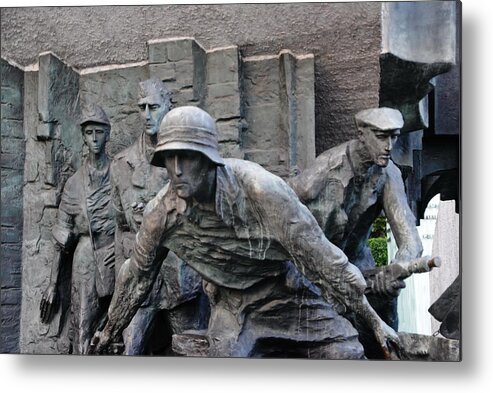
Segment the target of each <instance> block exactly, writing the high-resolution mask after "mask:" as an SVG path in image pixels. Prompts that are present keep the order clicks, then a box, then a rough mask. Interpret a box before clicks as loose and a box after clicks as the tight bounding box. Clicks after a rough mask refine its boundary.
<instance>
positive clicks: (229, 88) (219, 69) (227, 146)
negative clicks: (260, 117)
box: [204, 46, 244, 158]
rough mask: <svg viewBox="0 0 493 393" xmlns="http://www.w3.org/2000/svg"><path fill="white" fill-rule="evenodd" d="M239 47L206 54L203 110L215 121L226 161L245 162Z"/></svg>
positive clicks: (229, 47)
mask: <svg viewBox="0 0 493 393" xmlns="http://www.w3.org/2000/svg"><path fill="white" fill-rule="evenodd" d="M239 72H240V68H239V53H238V47H237V46H228V47H225V48H217V49H214V50H211V51H208V52H207V63H206V68H205V74H206V100H205V105H204V109H205V110H207V111H208V112H209V113H210V114H211V115H212V116H213V117H214V118H215V119H216V120H217V127H218V131H219V146H220V151H221V154H222V155H223V156H224V157H233V158H244V154H243V151H242V150H241V148H240V136H241V130H242V128H241V127H242V124H243V123H242V121H241V98H240V86H239V83H240V79H239Z"/></svg>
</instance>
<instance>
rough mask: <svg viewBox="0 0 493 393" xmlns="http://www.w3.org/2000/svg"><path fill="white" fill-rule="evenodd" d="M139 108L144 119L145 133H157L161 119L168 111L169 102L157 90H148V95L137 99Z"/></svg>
mask: <svg viewBox="0 0 493 393" xmlns="http://www.w3.org/2000/svg"><path fill="white" fill-rule="evenodd" d="M138 105H139V109H140V115H141V116H142V119H144V121H145V126H146V128H145V132H146V134H147V135H151V136H152V135H157V133H158V131H159V126H160V125H161V120H163V117H164V115H166V113H168V112H169V110H170V107H171V103H170V102H169V100H165V99H163V97H161V95H160V94H159V93H157V92H150V94H149V95H147V96H145V97H144V98H141V99H140V100H139V104H138Z"/></svg>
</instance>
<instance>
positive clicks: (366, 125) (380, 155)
mask: <svg viewBox="0 0 493 393" xmlns="http://www.w3.org/2000/svg"><path fill="white" fill-rule="evenodd" d="M354 119H355V125H356V128H357V132H358V134H357V135H358V138H357V139H353V140H351V141H349V142H345V143H343V144H341V145H339V146H335V147H333V148H332V149H329V150H327V151H325V152H324V153H322V154H321V155H319V156H318V157H317V159H316V161H315V163H314V164H313V165H312V167H310V168H308V169H307V170H305V171H304V172H303V173H301V174H299V175H298V176H297V177H295V178H293V179H290V180H289V181H288V183H289V185H290V186H291V187H292V188H293V190H294V191H295V192H296V194H297V195H298V197H299V198H300V200H301V201H302V202H303V203H304V204H305V205H306V206H307V207H308V208H309V209H310V211H311V212H312V214H313V216H314V217H315V218H316V220H317V222H318V223H319V225H320V227H321V228H322V229H323V231H324V233H325V236H327V239H329V240H330V241H331V242H332V243H334V244H335V245H337V246H338V247H340V248H341V250H342V251H344V253H345V254H346V255H347V256H348V258H349V261H350V262H351V263H352V264H354V265H356V266H357V267H358V268H359V269H360V270H361V271H362V272H363V275H365V276H366V278H367V281H368V290H367V295H368V298H369V300H370V303H371V304H372V305H373V307H374V308H375V309H376V310H377V311H378V313H379V314H380V316H381V317H382V319H383V320H384V321H385V322H386V323H388V324H389V325H390V326H392V328H394V329H397V327H398V320H397V309H396V306H397V296H398V295H399V292H400V290H401V289H402V288H403V287H404V286H405V284H404V282H403V281H402V279H395V277H392V275H390V274H386V270H384V269H381V271H380V272H379V273H378V274H377V275H375V274H374V268H375V261H374V259H373V256H372V254H371V251H370V248H369V246H368V238H369V236H370V233H371V229H372V224H373V222H374V221H375V220H376V219H377V218H378V217H380V215H381V213H382V212H384V213H385V216H386V218H387V220H388V222H389V224H390V227H391V230H392V233H393V234H394V236H395V238H396V240H397V244H398V247H399V250H398V252H397V255H396V258H395V261H406V262H407V261H409V260H412V259H414V258H418V257H419V256H420V255H421V253H422V250H423V248H422V244H421V240H420V237H419V235H418V231H417V229H416V226H415V217H414V215H413V213H412V212H411V209H410V208H409V205H408V203H407V198H406V194H405V191H404V183H403V181H402V175H401V172H400V171H399V169H398V168H397V166H396V165H395V164H394V163H393V162H392V160H391V159H390V158H391V152H392V148H393V146H394V144H395V142H396V140H397V137H398V136H399V134H400V129H401V128H402V126H403V125H404V121H403V118H402V115H401V113H400V112H399V111H398V110H396V109H392V108H374V109H365V110H362V111H360V112H358V113H357V114H356V115H355V116H354ZM366 272H371V273H372V274H371V275H370V274H366ZM356 324H357V325H358V326H359V330H360V333H361V334H362V337H361V339H362V341H363V343H364V344H365V348H366V349H367V351H366V352H367V355H368V356H371V357H378V356H381V354H380V353H379V352H380V351H379V349H378V347H377V346H376V343H374V342H373V340H372V339H371V332H370V333H369V332H368V331H367V329H366V328H365V327H364V324H362V323H358V322H357V323H356Z"/></svg>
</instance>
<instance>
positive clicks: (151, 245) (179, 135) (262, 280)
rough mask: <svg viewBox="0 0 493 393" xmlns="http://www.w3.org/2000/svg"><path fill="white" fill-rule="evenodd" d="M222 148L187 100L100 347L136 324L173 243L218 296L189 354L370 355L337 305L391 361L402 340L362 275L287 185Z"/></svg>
mask: <svg viewBox="0 0 493 393" xmlns="http://www.w3.org/2000/svg"><path fill="white" fill-rule="evenodd" d="M217 148H218V141H217V129H216V125H215V121H214V119H213V118H212V117H211V116H209V115H208V114H207V113H206V112H205V111H203V110H201V109H198V108H196V107H181V108H177V109H174V110H172V111H170V112H169V113H168V114H167V115H166V116H165V118H164V119H163V122H162V123H161V128H160V132H159V135H158V145H157V147H156V149H155V152H154V155H153V159H152V164H154V165H157V166H165V167H166V169H167V170H168V173H169V176H170V183H169V184H168V185H167V186H166V187H165V188H164V189H163V190H161V191H160V192H159V194H158V195H157V196H156V198H154V199H153V200H152V201H151V202H150V203H149V204H148V205H147V207H146V211H145V213H144V218H143V223H142V225H141V227H140V230H139V233H138V234H137V239H136V242H135V246H134V251H133V254H132V256H131V258H130V259H129V260H127V261H126V262H125V264H124V265H123V267H122V268H121V270H120V273H119V275H118V279H117V284H116V290H115V294H114V296H113V299H112V302H111V306H110V309H109V313H108V321H107V323H106V325H105V327H104V329H103V330H102V331H100V332H98V333H97V334H96V335H95V337H94V338H93V340H92V353H104V352H105V350H106V349H107V347H108V346H109V345H110V343H111V342H113V341H114V340H115V339H116V338H117V337H118V335H119V334H120V333H121V331H122V330H123V329H124V328H125V327H126V326H127V324H128V323H129V322H130V320H131V319H132V317H133V315H134V314H135V313H136V311H137V310H138V308H139V306H140V304H141V303H142V301H144V299H145V298H146V297H147V295H148V293H149V291H150V289H151V287H152V284H153V282H154V281H155V278H156V276H157V274H158V272H159V269H160V266H161V262H162V260H163V258H164V257H165V256H166V255H167V254H168V252H169V251H170V250H172V251H174V252H175V253H176V254H177V255H178V256H179V257H181V258H183V259H184V260H185V261H186V262H187V263H188V264H190V265H191V266H192V267H193V268H194V269H195V270H196V271H198V272H199V273H200V274H201V276H202V277H203V278H204V279H205V280H206V281H207V284H206V285H205V290H206V293H207V295H208V296H209V300H210V303H211V317H210V320H209V327H208V330H207V332H206V333H205V334H204V335H203V340H202V341H199V342H198V343H199V344H204V345H202V346H200V345H199V346H195V347H194V346H193V345H192V344H194V343H197V341H195V342H194V340H191V339H189V340H185V345H188V344H190V346H191V347H192V348H191V349H192V351H191V353H190V352H189V353H188V354H191V355H194V354H195V355H208V356H249V357H252V356H276V355H278V356H286V355H290V356H302V357H314V358H330V359H354V358H362V357H363V348H362V346H361V344H360V343H359V341H358V339H357V332H356V330H355V329H354V328H353V327H352V325H351V324H350V323H349V321H347V320H346V319H345V318H343V317H342V316H340V315H339V314H338V313H337V312H336V310H338V311H341V310H343V309H345V308H348V309H350V310H352V311H354V312H355V313H356V314H357V315H358V316H360V317H361V318H362V319H363V320H365V321H366V322H367V323H368V324H369V326H371V328H372V330H373V332H374V334H375V337H376V339H377V340H378V342H379V344H380V345H381V347H382V350H383V351H384V353H385V355H386V357H390V356H391V352H392V349H393V348H394V347H395V346H398V341H399V339H398V337H397V335H396V333H395V332H394V331H393V330H392V329H391V328H390V327H389V326H388V325H387V324H386V323H385V322H383V321H382V320H381V319H380V318H379V317H378V315H377V313H376V312H375V311H374V310H373V309H372V308H371V306H370V305H369V303H368V302H367V300H366V297H365V295H364V291H365V289H366V283H365V280H364V279H363V276H362V275H361V273H360V271H359V270H358V269H357V268H356V267H355V266H353V265H352V264H350V263H349V262H348V259H347V257H346V256H345V255H344V253H343V252H342V251H341V250H340V249H338V248H337V247H335V246H334V245H333V244H332V243H330V242H329V241H328V240H327V239H326V237H325V236H324V234H323V232H322V230H321V229H320V227H319V226H318V225H317V222H316V221H315V219H314V218H313V216H312V214H311V213H310V212H309V211H308V209H307V208H306V207H305V206H303V205H302V204H301V203H300V201H299V199H298V198H297V196H296V195H295V194H294V192H293V191H292V190H291V189H290V188H289V186H288V185H287V184H286V183H285V182H284V181H283V180H281V179H280V178H278V177H277V176H275V175H272V174H271V173H269V172H267V171H265V170H264V169H263V168H262V167H260V166H259V165H257V164H255V163H252V162H248V161H244V160H238V159H223V158H221V157H220V156H219V154H218V151H217ZM289 260H292V261H293V262H290V261H289ZM305 276H306V278H307V279H308V280H310V281H308V280H307V279H306V278H305ZM312 283H313V284H315V285H316V286H315V285H313V284H312ZM178 344H179V343H177V345H176V346H177V347H178V346H179V345H178ZM182 349H183V350H184V352H186V350H187V348H182ZM189 349H190V348H189Z"/></svg>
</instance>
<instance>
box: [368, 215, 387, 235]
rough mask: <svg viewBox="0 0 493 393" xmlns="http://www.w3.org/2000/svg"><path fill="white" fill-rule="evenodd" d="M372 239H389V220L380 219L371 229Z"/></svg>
mask: <svg viewBox="0 0 493 393" xmlns="http://www.w3.org/2000/svg"><path fill="white" fill-rule="evenodd" d="M370 237H387V218H386V217H378V218H377V219H376V220H375V221H374V222H373V226H372V229H371V234H370Z"/></svg>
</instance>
